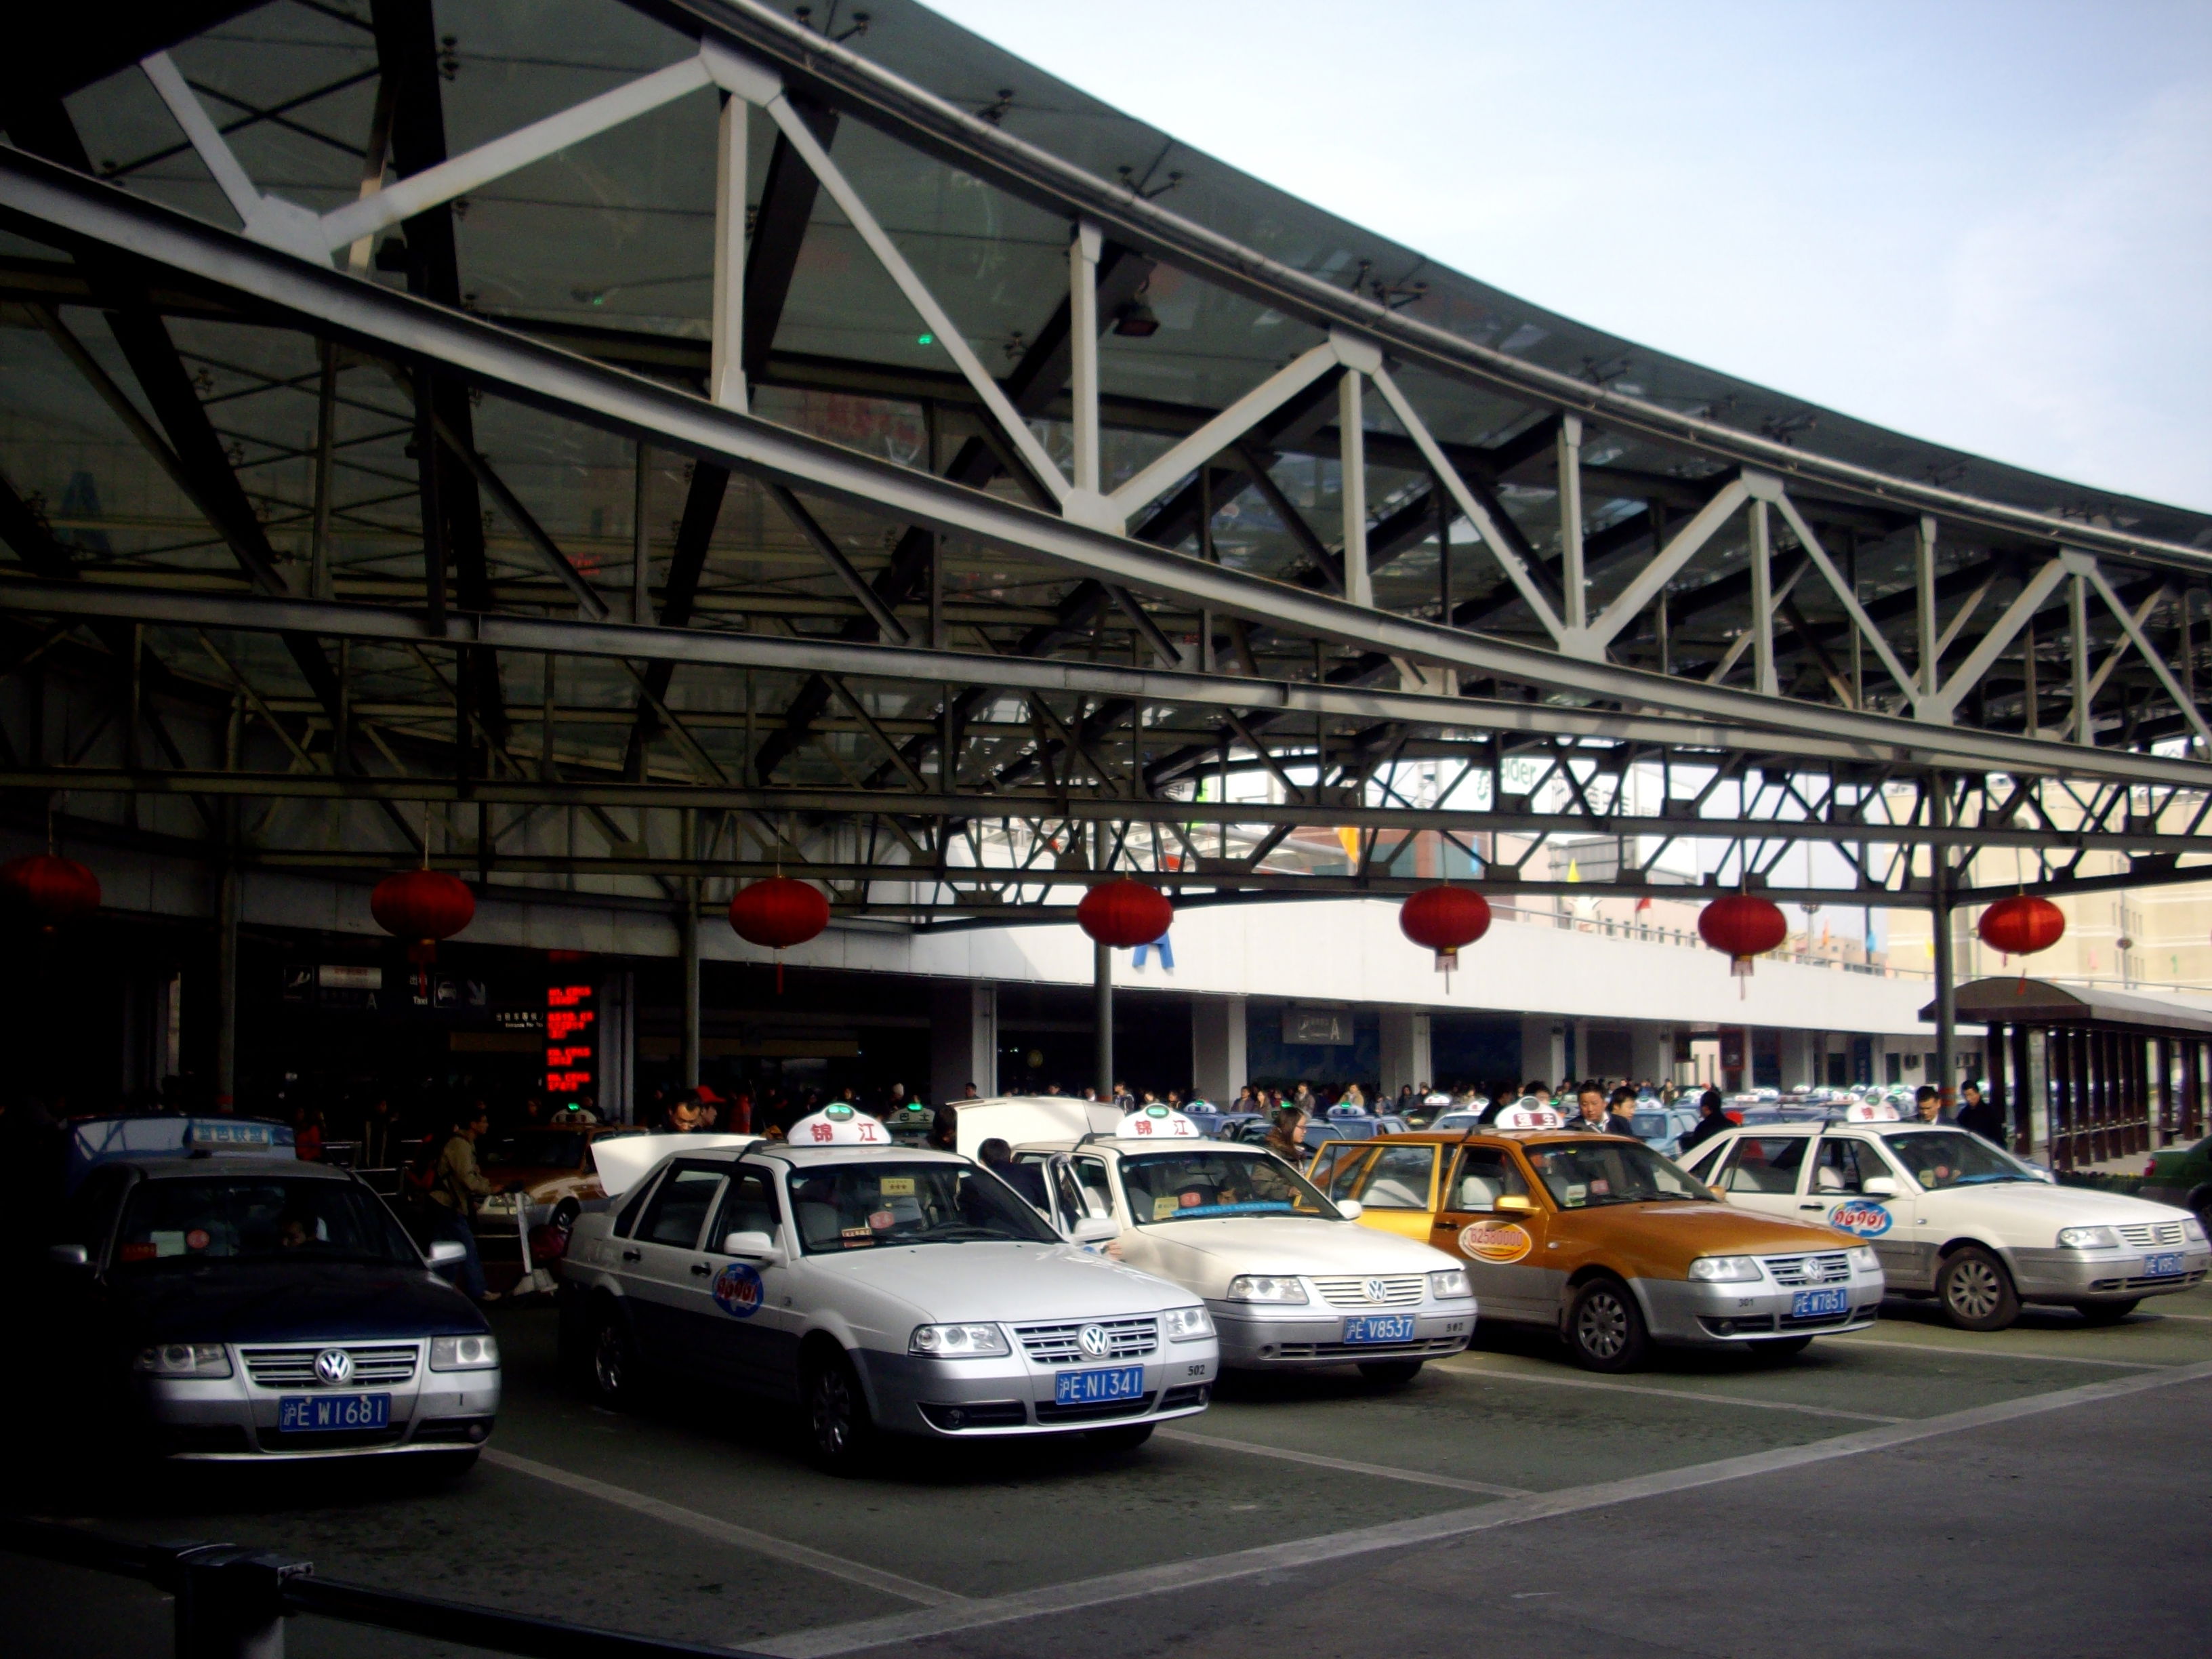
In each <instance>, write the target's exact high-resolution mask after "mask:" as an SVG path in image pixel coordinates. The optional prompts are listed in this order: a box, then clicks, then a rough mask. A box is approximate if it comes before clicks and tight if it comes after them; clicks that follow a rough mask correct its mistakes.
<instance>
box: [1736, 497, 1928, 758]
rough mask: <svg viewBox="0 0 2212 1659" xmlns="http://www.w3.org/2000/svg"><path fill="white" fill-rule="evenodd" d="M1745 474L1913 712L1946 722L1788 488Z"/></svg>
mask: <svg viewBox="0 0 2212 1659" xmlns="http://www.w3.org/2000/svg"><path fill="white" fill-rule="evenodd" d="M1745 477H1746V480H1747V482H1748V483H1750V484H1751V486H1752V489H1753V494H1755V495H1763V496H1764V497H1765V499H1766V500H1769V501H1772V502H1773V503H1774V505H1775V506H1776V507H1778V508H1780V509H1781V513H1782V520H1783V522H1784V523H1785V524H1787V525H1788V526H1790V533H1791V534H1792V535H1794V536H1796V538H1797V544H1798V545H1799V546H1800V547H1802V548H1803V549H1804V550H1805V556H1806V557H1807V558H1808V559H1810V560H1812V562H1813V563H1814V566H1815V567H1816V568H1818V569H1819V570H1820V575H1821V578H1822V580H1825V581H1826V583H1827V584H1828V586H1829V587H1830V589H1831V590H1832V591H1833V592H1834V593H1835V596H1836V597H1837V598H1838V599H1841V600H1842V601H1843V604H1844V611H1845V613H1846V614H1848V615H1849V616H1850V619H1851V623H1852V626H1854V627H1855V628H1857V629H1858V631H1859V634H1860V635H1861V636H1862V637H1863V639H1864V640H1865V641H1866V642H1867V643H1868V644H1869V645H1870V646H1872V647H1874V651H1875V655H1876V656H1877V657H1880V658H1881V665H1882V667H1883V668H1884V669H1885V670H1887V671H1888V674H1889V677H1890V678H1892V679H1893V680H1895V681H1896V682H1897V689H1898V690H1900V691H1902V692H1904V693H1905V696H1908V697H1910V698H1911V699H1912V700H1913V709H1914V712H1915V714H1919V715H1921V716H1923V718H1928V719H1930V720H1934V721H1935V723H1936V724H1937V725H1948V723H1949V720H1950V711H1949V709H1948V707H1946V708H1944V709H1943V711H1942V715H1941V717H1940V718H1939V717H1937V716H1936V714H1933V713H1932V712H1931V711H1932V709H1933V708H1934V705H1932V704H1923V703H1922V702H1921V701H1920V697H1919V688H1918V685H1917V683H1916V682H1915V681H1914V679H1913V678H1912V676H1911V675H1910V674H1908V673H1906V672H1905V665H1904V664H1903V663H1901V662H1899V660H1898V659H1897V653H1896V652H1894V651H1893V650H1891V649H1890V648H1889V641H1887V639H1885V638H1884V637H1883V636H1882V631H1881V629H1880V628H1878V627H1876V626H1875V620H1874V618H1873V617H1869V616H1868V615H1867V613H1866V607H1865V606H1864V605H1861V604H1860V603H1859V599H1858V595H1857V594H1856V593H1854V592H1851V585H1850V583H1849V582H1847V581H1845V580H1844V575H1843V573H1842V572H1841V571H1839V570H1838V569H1837V568H1836V562H1835V561H1834V560H1833V559H1831V558H1830V557H1829V556H1828V550H1827V549H1826V548H1825V547H1823V546H1821V545H1820V537H1818V536H1816V535H1815V534H1814V533H1813V526H1811V525H1809V524H1808V523H1806V522H1805V515H1804V514H1803V513H1800V512H1799V511H1798V510H1797V503H1796V502H1795V501H1791V500H1790V495H1789V492H1788V491H1787V490H1785V489H1783V488H1782V483H1781V481H1780V480H1779V479H1778V478H1775V477H1771V476H1770V475H1769V474H1766V473H1763V472H1759V473H1747V474H1746V475H1745Z"/></svg>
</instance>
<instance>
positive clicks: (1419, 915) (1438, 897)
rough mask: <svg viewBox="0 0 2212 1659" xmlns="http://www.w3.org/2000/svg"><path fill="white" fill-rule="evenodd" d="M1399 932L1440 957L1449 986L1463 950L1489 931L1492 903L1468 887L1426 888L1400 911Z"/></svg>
mask: <svg viewBox="0 0 2212 1659" xmlns="http://www.w3.org/2000/svg"><path fill="white" fill-rule="evenodd" d="M1398 931H1399V932H1400V933H1403V934H1404V935H1405V936H1406V937H1407V939H1411V940H1413V943H1414V944H1416V945H1426V946H1427V947H1428V948H1429V949H1430V950H1431V951H1435V952H1436V953H1437V972H1438V973H1440V974H1443V975H1446V976H1447V977H1446V980H1445V983H1446V985H1447V986H1449V983H1450V979H1449V975H1450V973H1451V970H1452V969H1454V968H1456V967H1457V966H1458V965H1459V953H1460V950H1461V947H1462V946H1463V945H1472V944H1474V942H1475V940H1477V939H1480V938H1481V937H1482V936H1483V935H1484V934H1485V933H1488V932H1489V931H1490V901H1489V900H1488V899H1486V898H1485V897H1483V896H1482V895H1481V894H1480V893H1477V892H1473V891H1471V890H1468V889H1467V888H1465V887H1424V888H1423V889H1421V890H1420V891H1419V892H1418V893H1415V894H1413V896H1411V897H1410V898H1408V899H1407V901H1406V902H1404V903H1403V904H1401V905H1400V906H1399V907H1398Z"/></svg>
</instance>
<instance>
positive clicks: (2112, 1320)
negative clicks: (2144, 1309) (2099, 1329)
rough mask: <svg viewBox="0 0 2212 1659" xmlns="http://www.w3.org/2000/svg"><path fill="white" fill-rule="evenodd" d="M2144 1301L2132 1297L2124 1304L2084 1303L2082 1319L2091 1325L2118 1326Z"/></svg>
mask: <svg viewBox="0 0 2212 1659" xmlns="http://www.w3.org/2000/svg"><path fill="white" fill-rule="evenodd" d="M2141 1302H2142V1297H2139V1296H2131V1297H2129V1298H2128V1299H2127V1300H2126V1301H2124V1302H2084V1303H2083V1304H2081V1318H2082V1320H2083V1321H2084V1322H2086V1323H2087V1324H2091V1325H2117V1324H2118V1323H2119V1322H2121V1321H2122V1320H2123V1319H2125V1318H2126V1317H2127V1316H2129V1315H2130V1314H2131V1313H2133V1312H2134V1311H2135V1310H2136V1306H2137V1304H2140V1303H2141Z"/></svg>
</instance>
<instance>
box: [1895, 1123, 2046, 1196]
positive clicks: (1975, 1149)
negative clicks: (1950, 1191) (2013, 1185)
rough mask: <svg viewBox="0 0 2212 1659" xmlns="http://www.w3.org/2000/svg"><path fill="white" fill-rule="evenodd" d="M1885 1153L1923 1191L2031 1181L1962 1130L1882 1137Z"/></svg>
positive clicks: (2029, 1177) (1994, 1149) (2010, 1161)
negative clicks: (1918, 1184) (1886, 1150)
mask: <svg viewBox="0 0 2212 1659" xmlns="http://www.w3.org/2000/svg"><path fill="white" fill-rule="evenodd" d="M1883 1139H1884V1140H1885V1141H1886V1142H1887V1145H1888V1147H1889V1153H1890V1156H1891V1157H1892V1158H1895V1159H1896V1160H1897V1161H1898V1162H1899V1164H1903V1165H1904V1166H1905V1172H1906V1173H1907V1174H1908V1175H1910V1176H1911V1177H1912V1178H1913V1179H1914V1180H1915V1181H1917V1182H1919V1183H1920V1184H1921V1185H1922V1186H1923V1187H1928V1188H1936V1187H1978V1186H1984V1185H1986V1184H1988V1183H1989V1182H1996V1181H2033V1180H2035V1177H2034V1176H2032V1175H2030V1174H2028V1173H2027V1170H2023V1169H2021V1166H2020V1165H2019V1164H2015V1163H2014V1162H2013V1161H2012V1159H2010V1158H2007V1157H2006V1156H2005V1155H2004V1154H2003V1153H2002V1152H1999V1151H1998V1150H1997V1149H1996V1147H1994V1146H1990V1143H1989V1142H1988V1141H1986V1140H1984V1139H1981V1138H1980V1137H1978V1136H1977V1135H1970V1134H1968V1133H1966V1131H1965V1130H1963V1129H1929V1130H1925V1131H1923V1132H1922V1133H1918V1134H1909V1135H1886V1136H1884V1137H1883Z"/></svg>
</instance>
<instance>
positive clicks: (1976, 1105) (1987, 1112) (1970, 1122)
mask: <svg viewBox="0 0 2212 1659" xmlns="http://www.w3.org/2000/svg"><path fill="white" fill-rule="evenodd" d="M1959 1127H1960V1128H1962V1129H1964V1130H1966V1131H1967V1132H1968V1133H1972V1134H1978V1135H1979V1136H1980V1137H1981V1138H1982V1139H1984V1140H1986V1141H1990V1142H1991V1143H1993V1144H1994V1145H1996V1146H2003V1145H2004V1144H2005V1139H2006V1136H2005V1121H2004V1112H2003V1109H2002V1108H2000V1107H1999V1106H1998V1105H1997V1103H1996V1102H1995V1101H1992V1100H1988V1099H1984V1097H1983V1095H1982V1085H1980V1084H1978V1083H1971V1082H1970V1083H1966V1084H1964V1085H1960V1090H1959Z"/></svg>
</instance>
